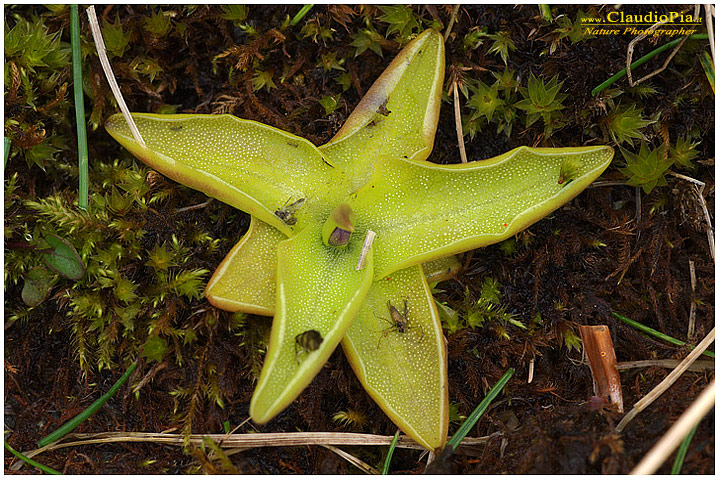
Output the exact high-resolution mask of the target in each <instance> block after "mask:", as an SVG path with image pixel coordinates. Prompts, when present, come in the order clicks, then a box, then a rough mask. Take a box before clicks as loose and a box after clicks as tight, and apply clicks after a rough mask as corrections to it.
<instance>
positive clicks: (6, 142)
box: [3, 137, 12, 169]
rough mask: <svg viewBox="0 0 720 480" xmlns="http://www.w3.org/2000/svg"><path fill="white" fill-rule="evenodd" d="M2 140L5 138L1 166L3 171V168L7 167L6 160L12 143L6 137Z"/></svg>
mask: <svg viewBox="0 0 720 480" xmlns="http://www.w3.org/2000/svg"><path fill="white" fill-rule="evenodd" d="M3 138H5V164H4V165H3V169H4V168H5V167H7V160H8V157H9V156H10V144H11V143H12V142H11V140H10V139H9V138H7V137H3Z"/></svg>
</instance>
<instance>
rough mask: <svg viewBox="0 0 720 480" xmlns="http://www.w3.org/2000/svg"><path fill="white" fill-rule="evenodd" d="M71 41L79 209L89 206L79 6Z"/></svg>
mask: <svg viewBox="0 0 720 480" xmlns="http://www.w3.org/2000/svg"><path fill="white" fill-rule="evenodd" d="M70 41H71V44H72V73H73V94H74V98H75V128H76V129H77V142H78V207H80V208H81V209H83V210H87V206H88V187H89V181H88V148H87V131H86V129H85V96H84V95H83V80H82V53H81V51H80V13H79V12H78V6H77V5H71V6H70Z"/></svg>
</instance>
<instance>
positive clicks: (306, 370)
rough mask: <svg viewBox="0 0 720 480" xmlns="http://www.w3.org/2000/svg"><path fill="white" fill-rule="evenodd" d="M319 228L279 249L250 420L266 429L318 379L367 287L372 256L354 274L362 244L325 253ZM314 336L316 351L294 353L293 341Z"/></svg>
mask: <svg viewBox="0 0 720 480" xmlns="http://www.w3.org/2000/svg"><path fill="white" fill-rule="evenodd" d="M320 230H321V225H320V224H316V225H311V226H309V227H308V228H306V229H305V230H303V231H302V232H300V233H298V234H297V235H296V236H294V237H292V238H289V239H287V240H284V241H282V242H280V244H279V245H278V270H277V292H276V302H275V319H274V320H273V326H272V331H271V333H270V344H269V346H268V351H267V354H266V356H265V362H264V364H263V369H262V372H261V373H260V379H259V380H258V385H257V387H256V389H255V394H254V395H253V398H252V400H251V402H250V416H251V417H252V418H253V420H254V421H255V422H258V423H265V422H267V421H269V420H270V419H272V418H273V417H274V416H275V415H277V414H278V413H280V412H281V411H282V410H283V409H284V408H285V407H287V406H288V405H289V404H290V402H292V401H293V400H294V399H295V398H296V397H297V396H298V395H299V394H300V392H301V391H302V390H303V389H304V388H305V387H306V386H307V385H308V384H309V383H310V381H311V380H312V379H313V378H314V377H315V375H317V373H318V372H319V371H320V369H321V368H322V366H323V365H324V364H325V362H326V361H327V359H328V358H329V357H330V354H332V352H333V351H334V350H335V347H336V346H337V345H338V344H339V343H340V340H342V338H343V336H344V335H345V331H346V330H347V329H348V327H350V324H351V323H352V321H353V319H354V318H355V314H356V313H357V311H358V310H359V309H360V306H361V305H362V301H363V299H364V298H365V295H366V294H367V292H368V290H369V289H370V285H371V283H372V272H373V268H372V266H373V255H372V251H371V253H370V254H369V255H368V258H367V263H366V267H365V268H364V269H363V270H360V271H358V270H356V269H355V266H356V265H357V261H358V258H359V256H360V250H361V249H362V244H363V239H362V238H359V237H356V236H353V237H351V239H350V243H349V244H348V245H347V246H346V247H344V248H334V247H326V246H325V245H324V244H323V242H322V240H321V237H320ZM311 330H314V331H316V332H318V333H319V335H320V336H321V337H322V342H321V343H320V344H319V346H318V348H317V349H315V350H312V351H304V350H303V348H298V345H299V344H298V343H297V342H296V339H297V337H298V335H301V334H303V333H305V332H309V331H311Z"/></svg>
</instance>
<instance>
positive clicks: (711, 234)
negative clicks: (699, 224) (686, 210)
mask: <svg viewBox="0 0 720 480" xmlns="http://www.w3.org/2000/svg"><path fill="white" fill-rule="evenodd" d="M670 175H672V176H673V177H676V178H681V179H683V180H685V181H687V182H690V183H692V184H693V185H694V187H695V196H696V197H697V199H698V202H699V203H700V208H701V209H702V211H703V216H704V217H705V223H706V224H707V226H706V227H705V230H706V233H707V239H708V246H709V247H710V256H711V257H712V260H713V262H715V230H714V229H713V226H712V219H711V218H710V212H709V211H708V208H707V202H706V201H705V197H704V196H703V193H704V192H705V183H704V182H701V181H700V180H696V179H694V178H692V177H688V176H687V175H683V174H681V173H675V172H673V171H670Z"/></svg>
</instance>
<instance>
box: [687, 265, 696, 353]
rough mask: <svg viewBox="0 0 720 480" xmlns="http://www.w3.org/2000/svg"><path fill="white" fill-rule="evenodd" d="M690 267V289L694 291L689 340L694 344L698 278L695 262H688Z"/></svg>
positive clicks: (688, 332)
mask: <svg viewBox="0 0 720 480" xmlns="http://www.w3.org/2000/svg"><path fill="white" fill-rule="evenodd" d="M688 265H689V267H690V289H691V290H692V297H691V298H690V315H689V316H688V331H687V340H688V342H692V341H693V339H694V337H695V310H696V306H695V287H696V286H697V278H696V276H695V262H693V261H692V260H688Z"/></svg>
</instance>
